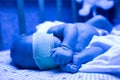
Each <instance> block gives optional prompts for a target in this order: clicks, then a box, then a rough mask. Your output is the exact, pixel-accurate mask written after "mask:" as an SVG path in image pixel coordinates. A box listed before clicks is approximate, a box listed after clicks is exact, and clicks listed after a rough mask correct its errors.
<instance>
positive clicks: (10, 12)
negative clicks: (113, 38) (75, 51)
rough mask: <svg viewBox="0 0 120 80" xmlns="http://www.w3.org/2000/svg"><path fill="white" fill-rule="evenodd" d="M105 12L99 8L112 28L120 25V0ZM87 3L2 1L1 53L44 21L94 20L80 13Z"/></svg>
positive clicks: (99, 12) (40, 0)
mask: <svg viewBox="0 0 120 80" xmlns="http://www.w3.org/2000/svg"><path fill="white" fill-rule="evenodd" d="M114 2H115V3H114V6H113V7H112V8H110V9H107V10H104V9H102V8H100V7H96V9H95V12H96V15H99V14H100V15H103V16H105V17H106V18H107V19H108V20H109V21H110V22H111V23H112V24H113V25H117V24H120V15H119V14H120V0H114ZM83 3H84V0H82V1H81V2H78V1H76V0H0V50H7V49H10V48H11V45H12V42H13V41H14V39H15V38H16V37H17V36H19V35H22V34H32V33H34V32H35V31H36V28H35V27H36V26H37V25H38V24H40V23H43V22H44V21H55V20H58V21H63V22H69V23H74V22H85V21H86V20H88V19H90V18H92V17H93V12H92V10H91V11H90V13H89V15H86V16H82V15H80V14H79V13H78V11H79V10H80V9H81V8H82V6H83Z"/></svg>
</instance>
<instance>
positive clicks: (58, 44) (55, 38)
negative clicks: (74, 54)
mask: <svg viewBox="0 0 120 80" xmlns="http://www.w3.org/2000/svg"><path fill="white" fill-rule="evenodd" d="M60 44H61V40H60V39H59V38H57V37H54V48H56V47H59V46H60Z"/></svg>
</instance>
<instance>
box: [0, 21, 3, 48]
mask: <svg viewBox="0 0 120 80" xmlns="http://www.w3.org/2000/svg"><path fill="white" fill-rule="evenodd" d="M1 28H2V26H1V20H0V50H2V47H3V46H2V29H1Z"/></svg>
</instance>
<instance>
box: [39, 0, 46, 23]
mask: <svg viewBox="0 0 120 80" xmlns="http://www.w3.org/2000/svg"><path fill="white" fill-rule="evenodd" d="M38 5H39V14H40V16H39V17H40V22H43V21H44V20H45V17H44V10H45V1H44V0H38Z"/></svg>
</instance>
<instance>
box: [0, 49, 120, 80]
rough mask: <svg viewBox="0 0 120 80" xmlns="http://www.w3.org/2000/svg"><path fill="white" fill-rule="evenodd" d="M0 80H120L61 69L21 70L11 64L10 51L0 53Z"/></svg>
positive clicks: (102, 74)
mask: <svg viewBox="0 0 120 80" xmlns="http://www.w3.org/2000/svg"><path fill="white" fill-rule="evenodd" d="M0 80H120V78H119V75H118V76H117V75H116V76H115V75H112V74H105V73H83V72H78V73H76V74H71V73H65V72H62V71H61V70H59V69H53V70H46V71H40V70H30V69H20V68H17V67H16V66H14V65H13V64H12V63H11V58H10V51H9V50H7V51H1V52H0Z"/></svg>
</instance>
